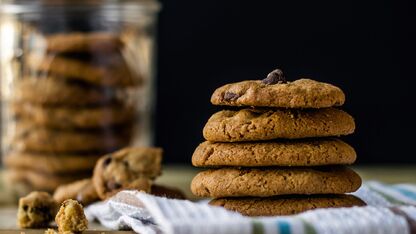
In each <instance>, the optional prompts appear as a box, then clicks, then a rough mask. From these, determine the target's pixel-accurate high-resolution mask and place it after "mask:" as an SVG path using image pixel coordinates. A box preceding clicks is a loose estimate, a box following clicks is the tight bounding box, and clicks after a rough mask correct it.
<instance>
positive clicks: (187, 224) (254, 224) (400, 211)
mask: <svg viewBox="0 0 416 234" xmlns="http://www.w3.org/2000/svg"><path fill="white" fill-rule="evenodd" d="M353 194H354V195H356V196H358V197H360V198H361V199H362V200H363V201H365V202H366V203H367V204H368V206H365V207H352V208H332V209H317V210H312V211H307V212H304V213H301V214H298V215H293V216H276V217H255V218H251V217H244V216H241V215H240V214H237V213H234V212H231V211H227V210H225V209H223V208H222V207H213V206H209V205H208V204H207V203H206V202H200V203H195V202H191V201H186V200H173V199H166V198H161V197H155V196H152V195H149V194H146V193H143V192H137V191H122V192H120V193H118V194H117V195H116V196H115V197H113V198H112V199H110V200H108V201H106V202H101V203H96V204H93V205H91V206H89V207H87V208H86V210H85V213H86V215H87V217H88V219H90V220H98V221H99V222H101V224H103V225H104V226H106V227H108V228H111V229H133V230H134V231H135V232H137V233H142V234H147V233H149V234H150V233H154V234H156V233H168V234H170V233H180V234H187V233H189V234H191V233H192V234H193V233H198V234H199V233H201V234H204V233H206V234H208V233H213V234H223V233H235V234H246V233H247V234H251V233H252V234H263V233H264V234H266V233H280V234H320V233H328V234H329V233H331V234H332V233H345V234H347V233H348V234H353V233H357V234H365V233H369V234H376V233H377V234H378V233H386V234H389V233H394V234H413V233H416V185H411V184H396V185H386V184H382V183H379V182H375V181H370V182H366V183H365V184H364V185H363V186H362V187H361V188H360V189H359V190H358V191H357V192H355V193H353Z"/></svg>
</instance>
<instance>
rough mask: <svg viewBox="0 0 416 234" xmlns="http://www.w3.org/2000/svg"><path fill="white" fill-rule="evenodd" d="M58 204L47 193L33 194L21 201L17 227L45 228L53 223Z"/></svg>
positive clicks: (35, 192)
mask: <svg viewBox="0 0 416 234" xmlns="http://www.w3.org/2000/svg"><path fill="white" fill-rule="evenodd" d="M57 211H58V204H57V203H56V202H55V200H53V198H52V197H51V195H49V193H46V192H37V191H34V192H31V193H30V194H29V195H27V196H25V197H22V198H20V199H19V208H18V211H17V225H18V226H19V227H20V228H45V227H48V226H49V223H50V222H52V221H53V218H54V217H55V215H56V212H57Z"/></svg>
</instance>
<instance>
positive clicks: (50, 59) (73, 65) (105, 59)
mask: <svg viewBox="0 0 416 234" xmlns="http://www.w3.org/2000/svg"><path fill="white" fill-rule="evenodd" d="M26 65H27V66H28V68H30V69H31V70H33V71H36V72H41V73H45V74H48V75H55V76H59V77H64V78H66V79H69V80H77V81H83V82H87V83H90V84H95V85H99V86H115V87H128V86H135V85H138V84H139V83H140V81H141V79H140V77H139V76H138V75H137V74H133V73H132V71H131V70H130V68H129V67H128V65H127V64H126V62H125V61H124V58H122V57H121V55H119V54H114V55H107V56H98V55H97V56H93V57H92V58H89V59H88V60H85V61H83V60H80V59H75V58H68V57H63V56H60V55H51V54H49V55H44V56H40V55H36V54H30V55H28V56H27V59H26Z"/></svg>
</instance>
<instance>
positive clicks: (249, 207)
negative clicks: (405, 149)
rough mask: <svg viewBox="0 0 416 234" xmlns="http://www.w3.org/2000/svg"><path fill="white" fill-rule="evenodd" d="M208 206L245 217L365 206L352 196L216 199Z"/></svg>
mask: <svg viewBox="0 0 416 234" xmlns="http://www.w3.org/2000/svg"><path fill="white" fill-rule="evenodd" d="M209 204H211V205H214V206H222V207H224V208H225V209H227V210H232V211H236V212H239V213H241V214H242V215H245V216H276V215H293V214H297V213H301V212H304V211H307V210H312V209H319V208H340V207H352V206H365V205H366V204H365V203H364V202H363V201H362V200H361V199H359V198H357V197H355V196H353V195H344V194H342V195H309V196H294V195H291V196H275V197H266V198H258V197H242V198H217V199H214V200H212V201H211V202H210V203H209Z"/></svg>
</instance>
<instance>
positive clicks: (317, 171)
mask: <svg viewBox="0 0 416 234" xmlns="http://www.w3.org/2000/svg"><path fill="white" fill-rule="evenodd" d="M360 186H361V178H360V176H359V175H357V174H356V173H355V172H354V171H352V170H351V169H349V168H346V167H343V166H334V167H310V168H262V169H255V168H246V169H243V168H221V169H211V170H206V171H203V172H200V173H198V174H197V175H196V176H195V178H194V179H193V180H192V183H191V190H192V192H193V193H194V194H195V195H196V196H200V197H214V198H217V197H243V196H249V197H252V196H253V197H269V196H276V195H286V194H343V193H350V192H354V191H356V190H357V189H358V188H359V187H360Z"/></svg>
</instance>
